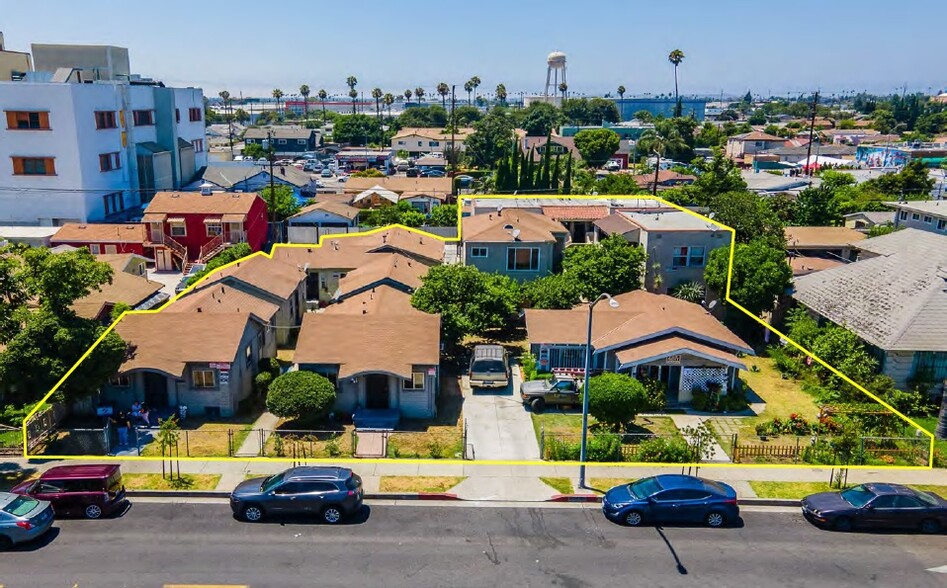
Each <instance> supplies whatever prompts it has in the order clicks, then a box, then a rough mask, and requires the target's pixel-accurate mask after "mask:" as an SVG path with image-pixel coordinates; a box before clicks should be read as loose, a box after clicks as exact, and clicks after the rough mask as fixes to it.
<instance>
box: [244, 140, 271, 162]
mask: <svg viewBox="0 0 947 588" xmlns="http://www.w3.org/2000/svg"><path fill="white" fill-rule="evenodd" d="M266 155H267V152H266V150H265V149H263V146H262V145H260V144H259V143H248V144H247V145H246V146H245V147H244V148H243V156H244V157H250V158H253V159H259V158H261V157H266Z"/></svg>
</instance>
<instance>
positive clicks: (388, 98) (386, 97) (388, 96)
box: [381, 93, 395, 120]
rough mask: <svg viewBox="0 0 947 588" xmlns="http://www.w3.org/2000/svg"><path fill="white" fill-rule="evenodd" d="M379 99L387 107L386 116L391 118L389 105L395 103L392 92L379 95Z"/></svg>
mask: <svg viewBox="0 0 947 588" xmlns="http://www.w3.org/2000/svg"><path fill="white" fill-rule="evenodd" d="M381 101H382V102H383V103H384V104H385V106H387V107H388V118H389V120H390V119H391V105H392V104H394V103H395V96H394V94H391V93H388V94H385V95H384V96H382V97H381Z"/></svg>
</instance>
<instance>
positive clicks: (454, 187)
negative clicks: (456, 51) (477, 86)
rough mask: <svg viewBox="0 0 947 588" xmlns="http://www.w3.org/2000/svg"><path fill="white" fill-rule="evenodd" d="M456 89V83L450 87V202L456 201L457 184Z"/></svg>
mask: <svg viewBox="0 0 947 588" xmlns="http://www.w3.org/2000/svg"><path fill="white" fill-rule="evenodd" d="M456 90H457V86H456V85H453V86H451V87H450V159H449V160H448V162H447V163H449V164H450V195H451V204H456V203H457V184H456V182H455V181H454V176H455V175H457V163H456V162H457V152H456V151H455V149H454V132H455V131H456V130H457V120H456V119H455V118H454V106H455V103H456V101H457V96H456V94H455V93H456Z"/></svg>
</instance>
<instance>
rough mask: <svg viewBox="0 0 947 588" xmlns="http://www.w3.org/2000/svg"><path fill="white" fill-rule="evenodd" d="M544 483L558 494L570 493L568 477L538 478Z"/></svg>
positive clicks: (571, 491)
mask: <svg viewBox="0 0 947 588" xmlns="http://www.w3.org/2000/svg"><path fill="white" fill-rule="evenodd" d="M539 479H540V480H542V481H543V483H544V484H546V485H547V486H549V487H550V488H552V489H553V490H555V491H557V492H559V494H572V493H573V492H574V490H573V489H572V480H570V479H569V478H539Z"/></svg>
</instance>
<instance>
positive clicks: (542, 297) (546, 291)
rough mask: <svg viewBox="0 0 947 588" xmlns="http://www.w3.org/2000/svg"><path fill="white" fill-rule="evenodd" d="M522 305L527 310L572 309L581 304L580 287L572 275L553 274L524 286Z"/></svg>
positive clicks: (521, 291) (522, 288) (522, 287)
mask: <svg viewBox="0 0 947 588" xmlns="http://www.w3.org/2000/svg"><path fill="white" fill-rule="evenodd" d="M520 293H521V295H522V299H521V304H522V305H523V306H524V307H527V308H560V309H562V308H572V307H573V306H575V305H576V304H578V303H579V302H580V298H581V294H580V292H579V285H578V283H577V282H576V281H575V279H574V278H573V276H572V275H571V274H551V275H548V276H545V277H542V278H537V279H535V280H531V281H529V282H526V283H524V284H522V286H521V287H520Z"/></svg>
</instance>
